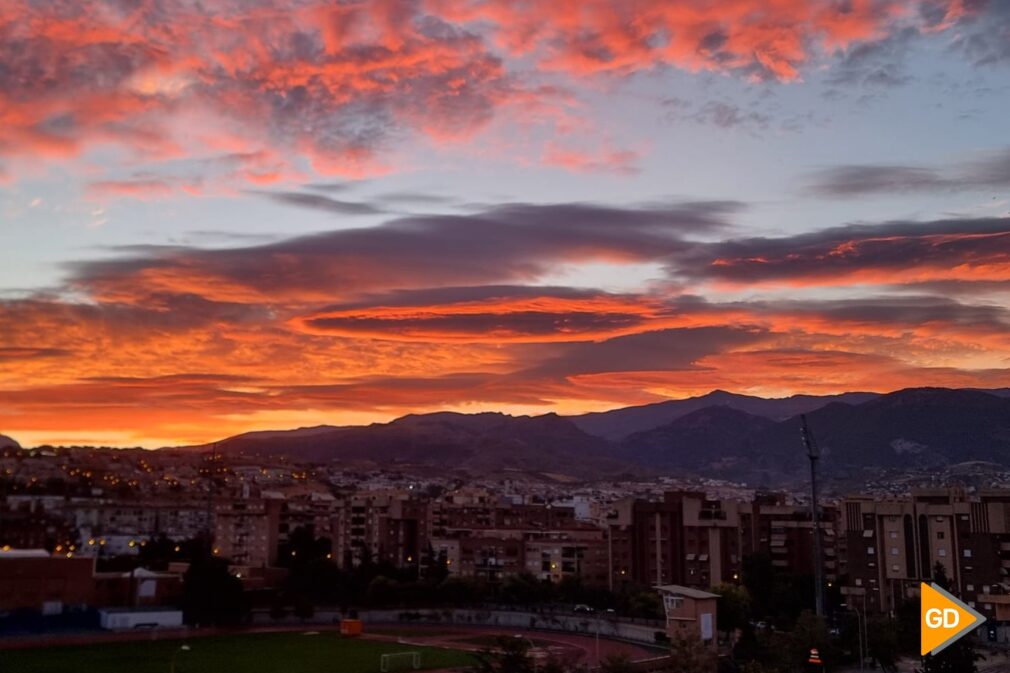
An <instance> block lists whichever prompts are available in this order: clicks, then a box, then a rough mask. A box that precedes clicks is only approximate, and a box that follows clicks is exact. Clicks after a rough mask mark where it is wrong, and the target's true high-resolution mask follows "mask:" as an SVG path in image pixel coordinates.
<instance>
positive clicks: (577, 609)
mask: <svg viewBox="0 0 1010 673" xmlns="http://www.w3.org/2000/svg"><path fill="white" fill-rule="evenodd" d="M575 612H596V611H595V610H593V608H591V607H589V606H588V605H586V604H585V603H579V604H578V605H576V606H575Z"/></svg>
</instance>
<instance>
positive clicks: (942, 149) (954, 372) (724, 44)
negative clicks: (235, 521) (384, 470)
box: [0, 0, 1010, 447]
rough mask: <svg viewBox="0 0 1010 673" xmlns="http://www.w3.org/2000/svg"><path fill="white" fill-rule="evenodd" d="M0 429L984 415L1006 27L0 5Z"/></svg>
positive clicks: (657, 5) (978, 21) (758, 10)
mask: <svg viewBox="0 0 1010 673" xmlns="http://www.w3.org/2000/svg"><path fill="white" fill-rule="evenodd" d="M0 9H3V10H4V11H3V12H2V13H0V17H2V18H0V50H2V52H0V53H2V58H0V63H3V64H4V65H3V66H0V222H2V226H0V433H3V434H6V435H10V436H12V437H14V438H15V439H17V440H19V441H20V442H22V443H23V444H24V445H26V446H27V445H34V444H41V443H53V444H95V445H110V446H136V445H144V446H148V447H157V446H165V445H172V444H189V443H202V442H206V441H211V440H215V439H219V438H221V437H224V436H227V435H231V434H237V433H239V432H243V431H247V430H257V429H276V428H290V427H297V426H305V425H318V424H323V423H327V424H332V425H341V424H356V423H367V422H373V421H385V420H390V419H392V418H395V417H398V416H402V415H404V414H407V413H414V412H426V411H436V410H456V411H467V412H469V411H482V410H493V411H504V412H509V413H517V414H519V413H543V412H550V411H556V412H558V413H580V412H588V411H596V410H603V409H611V408H616V407H622V406H628V405H635V404H644V403H648V402H653V401H659V400H662V399H667V398H683V397H688V396H692V395H699V394H704V393H707V392H709V391H710V390H713V389H728V390H731V391H734V392H739V393H746V394H754V395H761V396H787V395H791V394H796V393H807V394H832V393H840V392H845V391H854V390H858V391H872V392H888V391H892V390H896V389H900V388H906V387H915V386H949V387H979V388H999V387H1006V386H1008V385H1010V375H1008V374H1010V337H1008V334H1010V329H1008V327H1010V311H1008V306H1010V301H1008V300H1010V282H1008V281H1010V218H1008V215H1010V196H1008V191H1007V187H1008V186H1010V133H1008V129H1007V125H1006V123H1005V120H1004V119H1003V117H1004V115H1005V113H1004V112H1003V111H1004V110H1006V109H1007V107H1008V105H1007V104H1008V103H1010V78H1008V74H1010V69H1008V68H1010V52H1008V51H1007V47H1006V45H1007V44H1010V9H1008V7H1007V5H1006V4H1005V3H999V2H985V1H984V0H963V1H962V0H950V1H949V2H947V1H943V0H936V1H933V0H928V1H922V2H908V1H890V0H879V1H872V0H852V1H850V2H843V3H836V2H800V1H798V0H782V1H776V2H758V1H757V0H735V1H734V2H728V3H718V4H711V3H708V2H702V1H701V0H690V1H688V2H683V3H662V2H647V1H643V2H639V3H623V2H617V1H616V0H590V1H589V2H552V3H531V2H521V1H515V2H499V3H483V2H470V1H466V0H428V1H417V2H413V1H388V2H387V1H377V2H361V3H353V2H352V3H342V4H334V3H324V2H318V1H316V0H256V1H255V2H231V1H224V0H216V1H213V2H204V3H198V2H194V1H191V0H149V1H148V2H144V3H123V2H118V1H115V0H104V1H102V2H94V3H89V7H87V8H85V7H83V6H80V4H79V3H73V2H49V3H34V2H31V1H30V0H0Z"/></svg>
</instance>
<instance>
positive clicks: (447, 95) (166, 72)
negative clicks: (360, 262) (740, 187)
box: [0, 0, 981, 184]
mask: <svg viewBox="0 0 1010 673" xmlns="http://www.w3.org/2000/svg"><path fill="white" fill-rule="evenodd" d="M935 4H936V3H932V4H931V6H932V5H935ZM917 6H918V5H917V3H915V2H911V1H910V0H850V1H849V2H843V3H840V2H835V1H834V0H771V1H769V0H726V1H725V2H718V3H712V2H709V1H708V0H685V1H683V2H664V1H661V0H645V1H641V2H624V1H622V0H556V1H553V2H539V1H532V0H497V1H494V2H490V1H487V0H423V1H416V2H415V1H410V2H408V1H404V0H376V1H373V2H366V3H337V4H335V3H332V2H324V1H323V0H297V1H296V0H250V1H249V2H241V3H238V2H228V1H226V0H211V1H209V2H195V1H194V0H154V1H152V2H144V3H139V4H129V3H127V4H123V3H119V2H113V0H98V1H97V2H93V3H90V4H88V5H86V6H84V5H81V4H80V3H76V2H71V1H70V0H54V1H52V2H45V3H37V2H29V1H28V0H0V59H2V61H3V62H4V65H5V68H4V72H3V73H2V74H0V156H2V155H8V156H30V157H38V156H44V157H50V158H57V159H58V158H64V159H65V158H67V157H75V156H79V155H81V154H82V153H83V152H84V151H85V150H86V149H88V148H90V147H92V146H95V145H105V144H113V145H117V146H121V147H126V148H128V149H129V150H131V151H132V152H133V153H135V154H137V155H139V156H140V157H141V158H143V159H144V160H146V161H161V160H166V159H178V158H200V157H202V156H203V153H204V150H205V147H206V146H205V145H204V141H205V139H206V136H208V135H212V134H211V133H208V132H207V130H208V129H212V130H213V132H214V133H220V134H222V135H226V136H229V137H236V138H241V139H242V140H243V141H244V142H246V143H258V144H263V145H265V146H266V147H268V148H269V149H270V150H271V151H273V152H275V153H276V154H277V155H279V156H291V155H292V154H297V155H298V157H299V158H305V159H307V160H308V161H309V162H310V163H311V165H312V166H313V167H314V169H315V170H316V171H317V172H320V173H324V174H332V175H343V176H348V177H361V176H366V175H375V174H382V173H386V172H389V171H391V170H394V169H395V167H396V165H397V163H396V161H395V160H394V158H393V157H391V154H392V153H393V146H394V143H393V142H392V141H393V139H394V138H395V139H400V138H402V137H404V136H419V137H425V138H429V139H431V140H432V141H434V142H436V143H446V142H457V143H458V142H459V141H461V140H467V139H470V138H472V137H473V136H474V134H476V133H479V132H480V131H482V130H483V129H485V128H487V127H488V125H489V123H490V122H491V121H492V120H493V119H494V118H495V117H496V116H501V115H511V116H512V117H513V118H514V121H516V122H519V123H525V122H527V121H528V120H529V119H531V118H536V117H538V118H539V119H538V120H537V121H536V122H535V123H543V124H549V125H551V128H552V129H553V130H555V131H557V132H560V133H565V132H567V131H570V130H571V129H572V128H573V126H574V125H578V124H581V125H582V126H583V127H584V128H591V124H587V123H586V122H585V121H581V122H573V119H574V117H573V115H571V114H569V113H567V112H564V111H562V110H561V107H560V106H559V102H560V101H564V103H565V104H567V103H568V102H570V100H571V99H572V97H573V94H572V92H571V91H570V90H567V91H566V89H571V88H573V87H577V86H578V85H579V83H580V80H582V79H583V78H585V77H586V76H589V75H596V74H606V75H614V76H624V75H627V74H631V73H635V72H639V71H643V70H649V69H653V68H656V67H662V66H671V67H675V68H681V69H685V70H689V71H700V70H708V71H718V72H725V73H730V74H735V75H738V76H742V77H745V78H751V79H774V80H779V81H784V82H788V81H795V80H798V79H800V78H801V77H802V73H803V71H804V69H805V68H810V67H813V66H812V63H814V62H819V61H821V60H830V59H831V57H832V56H833V55H834V54H835V52H838V51H841V50H845V49H847V48H849V47H851V46H852V45H854V44H857V43H862V42H868V41H874V40H879V39H883V38H886V37H887V36H888V35H890V34H892V33H894V32H895V31H896V30H898V29H899V28H902V27H904V26H906V25H914V26H917V27H919V28H920V29H922V30H924V31H937V30H941V29H945V28H946V27H949V26H957V25H960V22H962V21H971V20H972V19H974V18H975V14H977V13H978V12H976V11H971V12H969V11H967V10H966V9H965V7H964V5H963V3H960V2H951V3H950V4H949V7H947V8H946V10H945V11H941V12H940V13H941V14H942V16H943V18H942V20H939V21H936V22H933V23H929V22H926V21H925V20H924V19H922V18H921V17H920V16H919V13H918V12H916V11H915V10H916V9H917ZM978 11H979V12H980V11H981V10H978ZM531 64H532V67H531ZM531 111H533V114H532V115H531V114H530V112H531ZM597 138H598V136H597V134H595V133H594V134H593V135H592V136H590V137H589V138H588V140H591V141H592V142H593V143H598V140H597ZM583 140H584V141H585V140H587V139H586V138H583ZM533 152H534V154H532V155H531V157H534V156H539V155H542V156H543V158H544V160H545V161H546V162H547V163H549V164H551V165H556V166H560V167H566V168H569V169H573V170H579V171H585V170H614V171H617V172H628V171H630V170H632V169H633V166H634V163H635V159H636V156H635V153H634V152H630V151H628V150H614V149H612V148H608V147H607V146H606V145H605V144H600V145H599V146H597V147H592V148H588V149H585V150H578V151H576V150H573V149H572V148H571V146H570V145H565V146H564V147H562V146H558V145H551V144H548V145H545V146H542V147H535V148H534V149H533ZM531 157H523V159H526V160H529V159H530V158H531ZM286 174H287V171H284V170H279V169H268V170H264V169H262V168H261V169H259V170H255V171H246V172H239V173H237V174H236V178H240V179H241V178H244V179H249V180H251V181H253V182H256V183H259V184H262V183H264V182H270V181H272V180H278V179H282V176H284V175H286Z"/></svg>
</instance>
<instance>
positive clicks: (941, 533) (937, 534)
mask: <svg viewBox="0 0 1010 673" xmlns="http://www.w3.org/2000/svg"><path fill="white" fill-rule="evenodd" d="M936 539H937V540H942V539H943V531H942V530H941V531H937V533H936Z"/></svg>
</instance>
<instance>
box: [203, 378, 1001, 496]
mask: <svg viewBox="0 0 1010 673" xmlns="http://www.w3.org/2000/svg"><path fill="white" fill-rule="evenodd" d="M664 405H668V406H667V407H663V408H661V409H660V410H659V411H658V412H657V411H656V409H654V407H656V406H657V405H650V406H651V407H653V408H652V409H650V408H649V407H636V408H632V409H626V410H620V411H629V412H633V414H641V413H642V411H643V410H647V411H649V413H650V414H651V415H652V416H651V417H652V418H657V417H659V415H661V414H672V415H674V416H675V417H674V418H673V419H672V420H670V421H667V422H665V423H663V424H661V425H659V426H657V427H653V428H650V429H648V430H644V431H640V432H635V433H633V434H631V435H630V436H627V437H624V438H623V439H621V440H619V441H609V440H607V439H604V438H602V437H597V436H594V435H591V434H589V433H587V432H585V431H584V429H580V428H579V427H578V425H577V423H579V422H585V421H586V419H587V417H586V416H582V417H578V418H575V419H571V418H564V417H561V416H558V415H556V414H546V415H543V416H508V415H505V414H500V413H480V414H459V413H448V412H445V413H434V414H421V415H410V416H404V417H403V418H400V419H398V420H395V421H393V422H391V423H384V424H374V425H369V426H357V427H332V426H319V427H314V428H302V429H299V430H291V431H286V432H273V431H271V432H251V433H246V434H244V435H238V436H236V437H232V438H230V439H226V440H223V441H222V442H219V443H218V448H219V449H220V450H221V451H225V452H235V453H245V454H253V455H266V454H274V455H277V454H284V455H288V456H290V457H292V458H300V459H304V460H311V461H328V460H342V461H348V462H362V461H367V462H368V463H370V464H374V465H380V466H384V467H385V466H398V465H399V466H404V465H407V464H412V465H426V466H435V467H439V468H445V469H447V470H449V469H457V468H458V469H461V470H467V471H469V472H471V473H491V472H495V471H500V470H523V471H529V472H551V473H560V474H567V475H570V476H574V477H584V478H600V477H605V476H613V475H616V474H618V473H621V472H624V471H629V470H632V471H637V472H640V473H653V474H654V473H670V474H685V473H694V474H698V475H702V476H713V477H726V478H732V479H743V480H747V481H750V482H760V483H768V484H772V483H776V482H782V481H786V480H788V479H791V478H794V477H800V478H805V477H804V475H805V471H806V469H807V460H806V454H805V451H804V449H803V445H802V443H801V439H800V419H799V413H800V412H802V413H806V415H807V419H808V421H809V424H810V428H811V430H812V432H813V434H814V437H815V438H816V440H817V442H818V444H819V446H820V448H821V452H822V455H823V458H822V460H821V466H822V470H823V471H824V473H825V474H826V475H828V476H830V475H849V474H851V475H859V474H860V471H861V470H863V469H874V468H880V467H906V466H907V467H917V468H922V467H927V468H928V467H932V466H941V465H950V464H956V463H963V462H966V461H984V462H988V463H997V464H1000V465H1006V466H1010V395H1007V391H1006V390H1005V389H1004V390H998V391H983V390H968V389H965V390H950V389H943V388H914V389H909V390H901V391H898V392H894V393H890V394H886V395H874V394H869V393H849V394H846V395H837V396H832V397H820V398H818V397H809V396H797V397H792V398H787V399H783V400H762V399H761V398H755V397H746V396H742V395H731V394H730V393H724V392H721V391H720V392H716V393H712V394H711V395H706V396H704V397H702V398H693V399H691V400H684V401H683V402H671V403H664ZM699 405H704V406H700V408H694V407H698V406H699ZM739 406H746V407H748V408H749V409H752V410H757V411H759V412H761V413H756V412H755V411H748V410H746V409H740V408H738V407H739ZM797 410H799V411H798V412H797ZM794 412H795V413H794ZM611 413H617V412H611ZM782 414H792V415H788V416H787V417H786V418H784V419H783V418H780V415H782ZM601 416H602V415H599V414H597V415H594V418H600V417H601ZM618 418H619V417H618ZM636 420H639V421H640V420H641V418H639V419H636ZM590 422H591V423H592V422H593V421H590ZM622 422H624V421H623V420H622ZM193 448H201V447H193Z"/></svg>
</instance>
